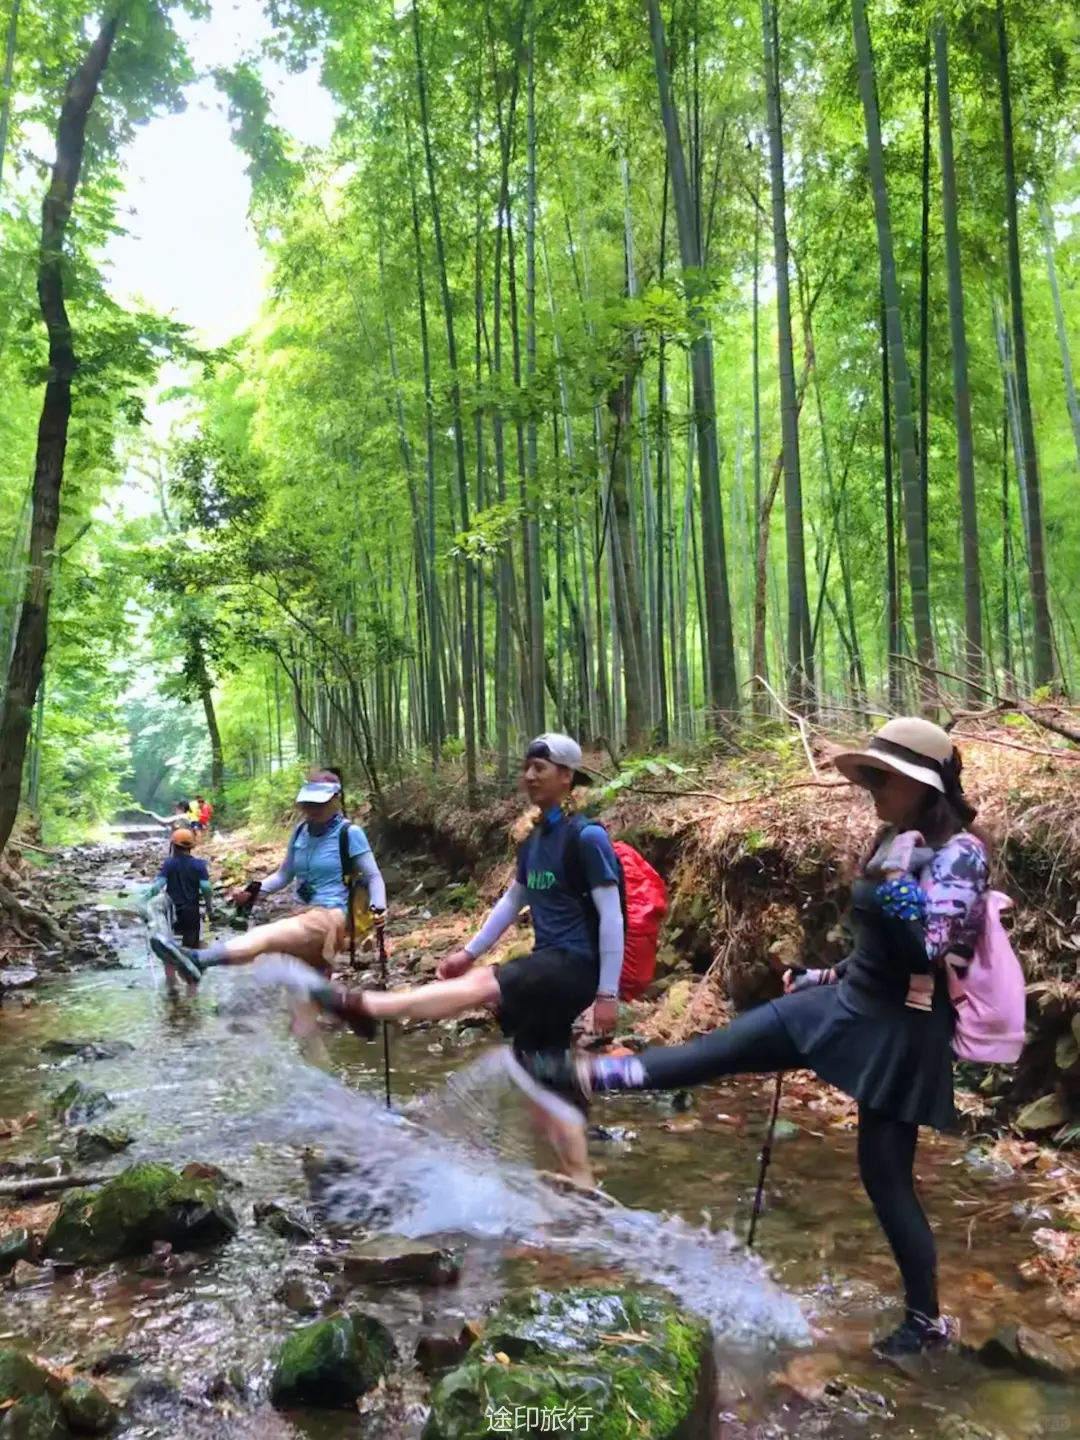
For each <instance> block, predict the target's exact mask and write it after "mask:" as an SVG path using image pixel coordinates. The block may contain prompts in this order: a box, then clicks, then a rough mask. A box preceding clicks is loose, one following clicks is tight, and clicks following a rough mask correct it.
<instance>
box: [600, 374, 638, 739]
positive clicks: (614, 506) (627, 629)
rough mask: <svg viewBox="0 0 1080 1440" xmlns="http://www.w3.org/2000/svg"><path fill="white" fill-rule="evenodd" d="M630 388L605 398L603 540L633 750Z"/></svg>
mask: <svg viewBox="0 0 1080 1440" xmlns="http://www.w3.org/2000/svg"><path fill="white" fill-rule="evenodd" d="M628 361H629V363H630V364H631V365H632V364H633V359H632V357H628ZM632 384H633V381H632V379H631V375H630V374H627V375H626V377H625V378H624V379H623V380H622V381H621V382H620V383H619V384H618V385H617V386H615V388H614V389H613V390H612V392H611V394H610V395H609V397H608V411H609V413H610V416H611V421H610V426H609V429H610V434H611V454H610V460H609V462H608V463H609V466H610V469H609V479H608V496H609V498H608V514H607V531H608V534H607V540H608V543H609V544H610V546H611V547H612V549H611V556H612V561H613V572H612V573H613V576H614V587H613V588H614V591H615V597H614V598H615V614H616V620H617V624H618V634H619V642H620V643H619V648H620V651H621V653H622V659H623V680H624V685H625V692H624V693H625V711H624V713H625V717H626V721H625V725H626V728H625V733H624V740H625V744H626V748H627V749H628V750H630V751H638V750H640V749H641V747H642V744H643V743H644V740H645V735H646V731H647V730H648V703H647V702H648V696H647V693H646V685H645V674H644V667H643V665H642V654H643V653H644V648H645V637H644V634H643V626H642V623H641V592H640V589H639V587H638V577H637V574H636V572H635V569H634V562H633V557H632V553H631V533H630V532H631V522H630V505H629V500H628V496H627V488H628V472H629V469H630V452H631V445H630V413H631V405H632V400H631V394H632V391H631V386H632Z"/></svg>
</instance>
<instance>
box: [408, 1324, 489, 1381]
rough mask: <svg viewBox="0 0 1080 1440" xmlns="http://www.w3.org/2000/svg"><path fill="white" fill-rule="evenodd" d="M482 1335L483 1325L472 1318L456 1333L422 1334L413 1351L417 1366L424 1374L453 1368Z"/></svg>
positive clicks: (434, 1373) (438, 1372)
mask: <svg viewBox="0 0 1080 1440" xmlns="http://www.w3.org/2000/svg"><path fill="white" fill-rule="evenodd" d="M482 1335H483V1327H482V1326H480V1325H477V1324H476V1322H475V1321H472V1320H466V1322H465V1324H464V1325H463V1326H462V1327H461V1329H460V1330H459V1331H458V1333H457V1334H456V1335H421V1336H420V1339H419V1340H417V1342H416V1349H415V1350H414V1351H413V1359H414V1360H415V1362H416V1368H417V1369H418V1370H419V1371H420V1373H421V1374H422V1375H438V1374H440V1373H441V1372H442V1371H444V1370H453V1369H454V1367H455V1366H457V1365H460V1364H461V1362H462V1361H463V1360H464V1359H465V1356H466V1355H468V1353H469V1351H470V1350H471V1349H472V1347H473V1346H474V1345H475V1344H476V1342H477V1341H478V1340H479V1339H481V1337H482Z"/></svg>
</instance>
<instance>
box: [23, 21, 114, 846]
mask: <svg viewBox="0 0 1080 1440" xmlns="http://www.w3.org/2000/svg"><path fill="white" fill-rule="evenodd" d="M120 23H121V16H120V14H119V13H114V14H112V15H110V16H109V18H108V19H107V20H106V21H105V23H104V24H103V25H102V27H101V30H100V31H99V33H98V36H97V38H96V39H95V40H94V42H93V44H92V45H91V46H90V49H89V51H88V52H87V55H86V59H85V60H84V61H83V63H82V64H81V65H80V66H79V69H78V70H77V71H76V72H75V74H74V76H73V77H72V78H71V80H70V81H69V83H68V87H67V92H66V94H65V96H64V103H63V105H62V106H61V109H60V119H59V123H58V125H57V131H56V162H55V164H54V165H53V170H52V179H51V182H50V185H49V189H48V192H47V193H46V196H45V202H44V205H43V206H42V213H41V249H40V252H39V258H38V300H39V303H40V306H41V315H42V319H43V320H44V322H45V328H46V330H47V331H48V336H49V368H48V381H47V383H46V386H45V398H44V401H43V403H42V407H41V420H40V422H39V425H38V439H37V458H36V461H35V465H34V492H33V517H32V520H31V528H30V556H29V565H28V568H27V574H26V589H25V593H24V596H23V604H22V613H21V614H20V616H19V628H18V632H17V635H16V639H15V651H14V655H13V658H12V662H11V668H10V671H9V673H8V677H7V686H6V688H5V693H4V704H3V709H2V710H0V852H2V851H3V849H4V847H5V846H6V844H7V842H8V838H9V836H10V835H11V830H12V827H13V826H14V824H15V816H16V813H17V812H18V808H19V796H20V794H21V791H22V770H23V760H24V758H25V756H26V741H27V736H28V735H29V732H30V718H31V713H32V710H33V705H34V697H35V696H36V695H37V691H38V686H39V685H40V684H41V678H42V674H43V672H44V666H45V651H46V649H47V646H48V629H49V600H50V597H51V589H52V584H51V582H52V572H53V565H54V558H55V548H56V532H57V529H58V527H59V524H60V493H61V490H62V488H63V484H64V456H65V453H66V450H67V437H68V422H69V420H70V418H71V384H72V380H73V378H74V376H75V372H76V370H77V368H78V361H77V359H76V356H75V349H74V343H73V338H72V334H71V323H70V321H69V320H68V314H67V308H66V306H65V303H64V272H63V249H64V239H65V236H66V233H67V227H68V221H69V220H70V218H71V211H72V206H73V204H74V201H75V191H76V188H77V186H78V183H79V171H80V169H81V166H82V158H83V149H84V146H85V143H86V123H87V119H88V117H89V115H90V110H91V108H92V106H93V104H94V100H95V99H96V97H97V93H98V86H99V84H100V83H101V77H102V75H103V74H104V72H105V67H106V66H107V65H108V63H109V54H110V52H111V50H112V45H113V40H114V38H115V36H116V32H117V30H118V28H119V26H120Z"/></svg>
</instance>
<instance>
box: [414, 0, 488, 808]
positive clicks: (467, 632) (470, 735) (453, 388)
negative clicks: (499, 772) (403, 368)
mask: <svg viewBox="0 0 1080 1440" xmlns="http://www.w3.org/2000/svg"><path fill="white" fill-rule="evenodd" d="M412 23H413V40H414V42H415V46H416V89H417V98H418V99H419V102H420V128H421V132H422V135H423V140H424V162H425V167H426V169H427V180H428V192H429V196H430V199H431V220H432V226H433V229H434V231H435V259H436V261H437V263H438V267H439V284H440V288H441V290H442V302H443V316H444V318H445V321H446V352H447V360H448V362H449V365H450V403H451V408H452V411H453V417H454V457H455V460H456V462H457V482H458V500H459V503H460V505H461V525H462V529H463V530H467V529H468V528H469V482H468V478H467V476H466V473H465V430H464V426H463V425H462V420H461V381H460V377H459V375H458V362H457V340H456V337H455V334H454V303H453V299H452V297H451V295H450V277H449V273H448V270H447V265H446V247H445V245H444V243H443V232H442V216H441V213H440V210H439V194H438V187H437V186H436V183H435V157H434V152H433V150H432V145H431V123H430V118H429V116H428V100H427V79H426V76H425V71H424V52H423V45H422V44H421V39H420V8H419V0H413V3H412ZM462 570H463V572H464V576H463V578H464V582H465V622H464V626H463V630H462V654H461V689H462V700H463V702H464V710H465V776H466V784H467V786H468V799H469V805H470V806H472V807H475V805H476V803H477V789H476V715H475V705H474V699H475V680H476V674H475V658H474V652H475V645H476V642H475V633H474V619H473V577H472V565H471V564H470V563H469V561H468V560H465V561H463V563H462Z"/></svg>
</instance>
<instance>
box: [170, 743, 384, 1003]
mask: <svg viewBox="0 0 1080 1440" xmlns="http://www.w3.org/2000/svg"><path fill="white" fill-rule="evenodd" d="M296 804H297V806H298V807H299V808H300V810H301V812H302V813H303V816H304V818H303V820H302V821H301V823H300V824H299V825H298V826H297V827H296V829H295V830H294V831H293V833H292V836H291V837H290V839H289V845H288V849H287V850H286V852H285V858H284V860H283V861H282V863H281V865H280V866H279V867H278V869H277V870H276V871H275V872H274V874H273V875H271V876H269V877H268V878H267V879H266V880H262V881H260V880H249V881H248V883H247V884H246V885H245V886H243V887H242V889H240V890H237V891H236V892H235V893H234V894H233V896H232V899H233V902H234V903H235V904H237V905H241V906H246V905H250V904H251V903H252V902H253V901H254V899H255V898H256V896H258V895H273V894H274V893H275V892H276V891H278V890H284V889H285V888H286V886H288V885H292V884H295V886H296V895H297V898H298V899H299V900H301V901H302V902H303V903H304V904H305V905H306V906H307V907H308V908H307V909H305V910H302V911H301V912H300V913H299V914H298V915H290V916H288V917H287V918H286V919H284V920H273V921H271V922H270V924H268V925H257V926H255V928H254V929H252V930H249V931H248V932H247V933H246V934H244V935H237V936H236V937H235V939H232V940H216V941H214V942H213V943H212V944H211V945H209V946H208V947H207V948H206V949H205V950H188V949H185V948H184V947H183V946H180V945H176V944H174V943H173V942H172V941H171V940H167V939H163V938H161V937H154V939H152V940H151V942H150V943H151V944H152V946H153V948H154V953H155V954H156V955H157V956H158V957H159V958H160V959H161V960H163V961H165V962H166V963H167V964H169V965H172V966H174V967H175V968H176V969H177V970H179V971H180V972H181V974H183V975H185V976H186V977H188V978H189V979H192V980H195V981H198V980H199V979H201V978H202V972H203V971H204V970H207V969H209V968H210V967H211V966H213V965H246V964H248V963H250V961H252V960H255V959H257V958H258V957H259V956H260V955H292V956H295V957H296V959H298V960H303V961H304V962H305V963H306V964H308V965H311V966H312V967H313V968H314V969H316V970H319V971H321V972H322V973H323V974H329V973H330V970H331V968H332V962H333V960H334V957H335V956H336V955H338V954H339V953H340V952H341V951H342V950H344V949H345V946H346V937H347V933H348V910H349V891H350V881H351V879H352V878H353V877H355V879H356V880H357V881H358V882H359V883H360V884H362V885H364V886H366V888H367V892H368V900H369V904H370V906H371V913H372V915H373V917H374V920H375V924H376V926H378V927H381V926H382V925H383V924H384V923H385V919H386V886H385V884H384V882H383V877H382V875H381V873H380V871H379V867H378V865H377V864H376V862H375V856H374V855H373V854H372V850H371V845H370V844H369V843H368V838H367V836H366V835H365V834H364V832H363V830H362V829H361V828H360V826H359V825H353V824H352V823H350V821H349V820H348V819H347V818H346V816H345V814H344V811H343V804H344V797H343V794H342V783H341V776H340V775H339V774H338V772H337V771H336V770H330V769H323V770H314V771H312V772H311V774H310V776H309V778H308V780H307V783H306V784H305V785H304V786H303V787H302V788H301V790H300V793H299V794H298V795H297V797H296Z"/></svg>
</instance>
